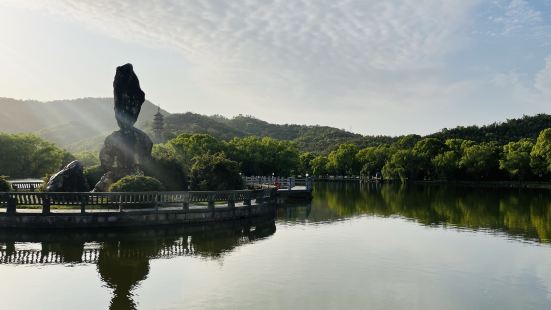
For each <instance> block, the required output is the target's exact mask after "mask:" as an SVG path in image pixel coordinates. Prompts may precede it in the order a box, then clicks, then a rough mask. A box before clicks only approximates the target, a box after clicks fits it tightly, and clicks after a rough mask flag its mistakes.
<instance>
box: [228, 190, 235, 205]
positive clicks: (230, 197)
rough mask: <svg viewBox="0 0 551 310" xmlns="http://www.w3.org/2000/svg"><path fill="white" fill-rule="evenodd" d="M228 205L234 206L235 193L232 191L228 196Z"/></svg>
mask: <svg viewBox="0 0 551 310" xmlns="http://www.w3.org/2000/svg"><path fill="white" fill-rule="evenodd" d="M228 207H229V208H235V195H234V194H233V193H230V195H229V196H228Z"/></svg>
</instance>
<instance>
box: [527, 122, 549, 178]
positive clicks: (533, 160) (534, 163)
mask: <svg viewBox="0 0 551 310" xmlns="http://www.w3.org/2000/svg"><path fill="white" fill-rule="evenodd" d="M530 166H531V167H532V170H533V171H534V173H535V174H536V175H539V176H544V175H547V174H549V172H551V128H547V129H544V130H542V131H541V132H540V134H539V136H538V139H537V140H536V144H535V145H534V147H533V148H532V152H531V153H530Z"/></svg>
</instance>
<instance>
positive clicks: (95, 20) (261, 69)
mask: <svg viewBox="0 0 551 310" xmlns="http://www.w3.org/2000/svg"><path fill="white" fill-rule="evenodd" d="M475 3H476V1H474V0H473V1H471V0H467V1H465V0H461V1H445V2H443V1H439V0H424V1H404V0H394V1H378V0H372V1H365V0H331V1H329V0H328V1H324V0H295V1H289V0H246V1H216V0H195V1H168V0H167V1H162V0H157V1H107V0H103V1H102V0H99V1H71V0H67V1H63V0H56V1H48V3H47V4H46V3H45V2H44V1H34V2H33V1H30V2H25V4H23V5H24V6H27V7H30V8H38V9H46V10H49V11H51V12H52V13H55V14H61V15H64V16H68V17H70V18H73V19H75V20H78V21H80V22H84V23H85V24H87V25H89V27H90V28H91V29H94V30H99V31H102V32H103V33H105V34H108V35H110V36H114V37H116V38H118V39H122V40H131V41H137V42H142V43H143V44H152V45H165V46H170V47H172V48H175V49H178V50H179V51H180V52H181V53H182V55H183V56H184V57H185V58H186V59H187V60H188V61H189V62H191V63H192V64H194V65H195V66H194V67H193V69H194V70H195V72H194V76H196V79H198V80H200V83H203V84H205V87H220V86H225V87H227V88H231V89H232V90H233V91H236V92H242V93H243V92H244V93H247V94H250V93H251V92H253V93H257V94H258V95H260V97H276V98H279V97H282V98H279V99H281V100H284V99H285V97H287V96H289V95H290V96H291V97H293V96H294V97H297V98H299V97H304V98H305V99H307V100H308V99H309V98H311V100H312V101H317V102H319V98H327V96H329V97H341V96H347V95H348V94H350V93H354V92H356V91H359V90H365V89H370V92H374V91H377V92H381V91H383V92H386V91H390V89H389V88H392V89H394V88H396V87H398V88H401V87H402V85H403V84H407V83H410V82H415V83H417V82H418V81H419V77H420V76H422V77H425V76H426V79H432V78H433V76H434V75H435V74H437V72H438V69H439V66H440V65H441V59H442V57H443V56H444V55H446V54H447V53H448V52H450V51H453V50H454V49H455V48H456V47H457V46H456V45H457V44H458V42H461V38H462V33H461V31H460V30H461V27H462V26H463V23H464V20H465V16H466V14H467V13H468V12H469V10H470V9H471V8H472V7H473V6H474V4H475ZM14 5H22V4H19V3H17V2H15V4H14ZM389 85H390V86H391V87H389ZM282 92H289V93H290V94H285V95H282V94H281V93H282ZM392 92H395V90H393V91H392Z"/></svg>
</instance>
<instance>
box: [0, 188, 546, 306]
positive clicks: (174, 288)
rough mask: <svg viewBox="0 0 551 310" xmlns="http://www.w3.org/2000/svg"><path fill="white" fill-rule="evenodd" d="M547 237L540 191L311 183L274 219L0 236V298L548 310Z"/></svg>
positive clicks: (15, 301)
mask: <svg viewBox="0 0 551 310" xmlns="http://www.w3.org/2000/svg"><path fill="white" fill-rule="evenodd" d="M550 240H551V192H549V191H544V190H523V191H519V190H496V189H472V188H447V187H437V186H431V187H429V186H419V187H417V186H416V187H400V186H390V185H384V186H377V187H375V186H371V187H365V186H364V187H360V186H359V185H357V184H317V186H316V188H315V193H314V200H313V201H312V203H311V204H310V205H302V206H288V207H287V208H283V209H280V210H279V212H278V216H277V218H276V219H270V218H268V219H261V220H255V221H253V222H241V223H233V224H229V223H228V224H224V225H216V226H198V227H192V228H186V229H183V228H174V227H173V228H166V229H155V230H154V229H144V230H140V231H130V232H122V231H121V232H114V231H109V232H105V231H103V232H102V231H100V232H94V233H86V232H71V233H63V232H50V233H43V232H42V233H31V232H24V233H23V232H18V233H7V232H0V248H1V249H2V251H0V260H2V261H3V262H2V263H0V296H1V298H0V300H1V302H2V305H1V308H2V309H79V310H84V309H108V308H111V309H550V308H551V245H550V242H551V241H550ZM41 256H45V258H42V260H45V259H47V260H48V261H49V262H48V263H40V259H41V258H40V257H41ZM15 257H18V258H17V260H18V261H17V262H13V261H12V262H11V263H10V262H6V260H8V259H11V260H13V259H16V258H15ZM21 262H26V264H22V263H21Z"/></svg>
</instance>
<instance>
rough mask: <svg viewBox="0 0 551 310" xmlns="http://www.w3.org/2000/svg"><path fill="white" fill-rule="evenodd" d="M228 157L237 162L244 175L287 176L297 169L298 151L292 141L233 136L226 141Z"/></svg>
mask: <svg viewBox="0 0 551 310" xmlns="http://www.w3.org/2000/svg"><path fill="white" fill-rule="evenodd" d="M227 150H228V157H229V158H230V159H232V160H235V161H237V162H239V164H240V167H241V171H242V172H243V173H244V174H245V175H272V173H273V174H275V175H277V176H289V175H291V174H294V173H296V172H297V171H298V169H299V153H298V150H297V148H296V145H295V144H294V143H292V142H288V141H281V140H275V139H272V138H268V137H264V138H256V137H246V138H234V139H232V140H231V141H229V142H228V143H227Z"/></svg>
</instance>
